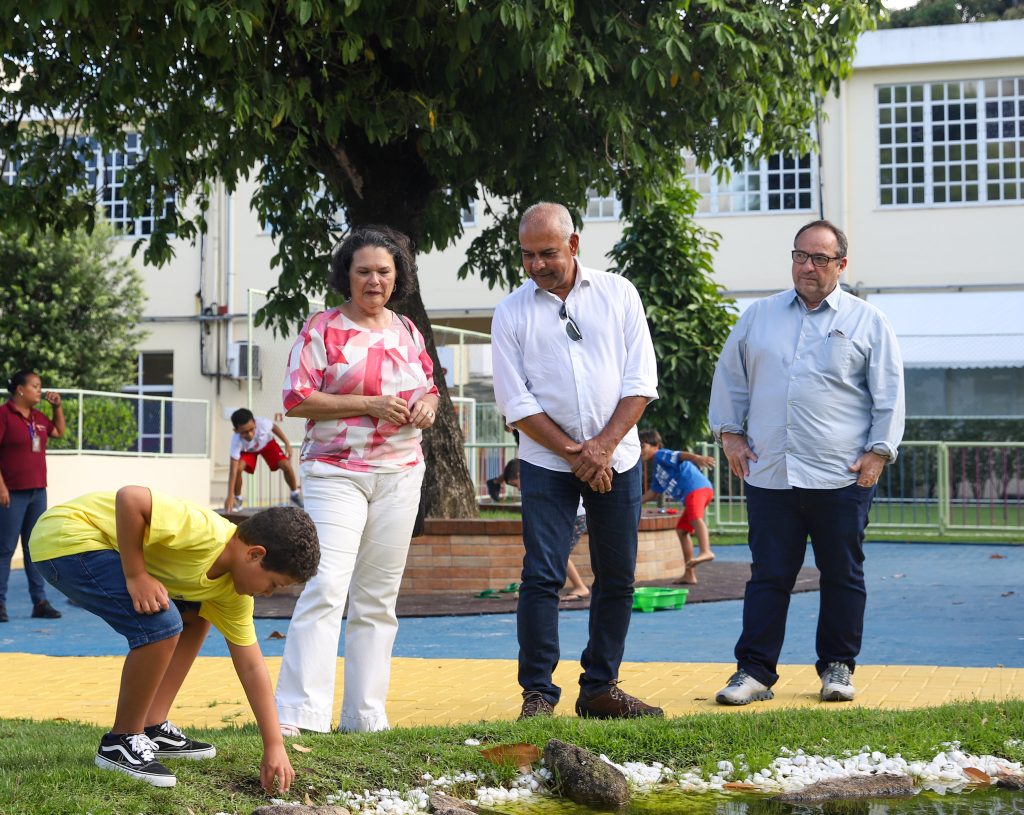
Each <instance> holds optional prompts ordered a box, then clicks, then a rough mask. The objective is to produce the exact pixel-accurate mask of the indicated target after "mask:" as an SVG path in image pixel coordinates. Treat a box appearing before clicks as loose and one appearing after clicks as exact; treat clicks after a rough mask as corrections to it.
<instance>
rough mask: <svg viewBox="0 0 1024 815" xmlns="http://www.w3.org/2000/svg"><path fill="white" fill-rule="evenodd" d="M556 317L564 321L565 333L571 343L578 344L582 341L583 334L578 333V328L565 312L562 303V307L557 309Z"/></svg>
mask: <svg viewBox="0 0 1024 815" xmlns="http://www.w3.org/2000/svg"><path fill="white" fill-rule="evenodd" d="M558 316H559V317H561V318H562V319H563V320H565V321H566V322H565V333H566V334H568V335H569V339H570V340H572V341H573V342H579V341H580V340H582V339H583V333H582V332H581V331H580V327H579V326H578V325H576V321H575V320H574V319H573V318H572V317H570V316H569V312H568V311H566V310H565V303H562V307H561V308H560V309H558Z"/></svg>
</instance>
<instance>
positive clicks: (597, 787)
mask: <svg viewBox="0 0 1024 815" xmlns="http://www.w3.org/2000/svg"><path fill="white" fill-rule="evenodd" d="M544 762H545V764H547V766H548V769H549V770H551V774H552V776H554V784H553V791H554V792H555V793H556V794H558V795H561V796H563V797H565V798H568V799H569V800H570V801H573V802H575V803H577V804H585V805H587V806H592V807H598V808H601V809H618V808H619V807H623V806H625V805H626V804H628V803H629V785H628V784H627V783H626V777H625V776H624V775H623V774H622V773H621V772H619V771H618V770H617V769H615V767H613V766H611V765H610V764H608V763H607V762H604V761H602V760H601V758H600V756H596V755H594V754H593V753H591V752H590V751H589V750H584V749H583V748H582V747H577V746H576V745H575V744H566V743H565V742H564V741H559V740H558V739H551V740H550V741H549V742H548V743H547V744H546V745H545V747H544Z"/></svg>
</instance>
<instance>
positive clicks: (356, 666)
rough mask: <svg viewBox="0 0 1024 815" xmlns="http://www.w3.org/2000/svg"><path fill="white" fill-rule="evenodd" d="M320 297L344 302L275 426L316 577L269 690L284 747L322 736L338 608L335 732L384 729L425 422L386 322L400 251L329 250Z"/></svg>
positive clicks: (395, 293) (394, 239) (393, 327)
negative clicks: (296, 419)
mask: <svg viewBox="0 0 1024 815" xmlns="http://www.w3.org/2000/svg"><path fill="white" fill-rule="evenodd" d="M330 284H331V286H332V288H334V289H335V290H336V291H338V292H340V293H341V294H342V295H343V296H344V297H345V298H346V299H345V302H344V304H342V305H341V306H338V307H337V308H332V309H328V310H327V311H322V312H319V313H317V314H314V315H313V316H312V317H310V318H309V320H308V321H307V322H306V325H305V326H304V327H303V329H302V332H301V333H300V334H299V338H298V339H297V340H296V342H295V345H294V346H293V347H292V351H291V356H290V357H289V360H288V373H287V376H286V377H285V382H284V406H285V409H286V410H287V412H288V415H289V416H301V417H302V418H304V419H306V420H307V421H306V439H305V443H304V444H303V446H302V453H301V460H302V476H303V492H304V493H305V500H306V511H307V512H308V513H309V514H310V516H311V517H312V518H313V521H314V523H315V524H316V528H317V533H318V535H319V537H320V569H319V571H318V572H317V574H316V576H315V577H314V578H313V579H312V580H310V581H309V582H308V583H307V584H306V587H305V589H304V590H303V592H302V596H301V597H299V599H298V602H297V603H296V604H295V611H294V613H293V614H292V621H291V624H290V625H289V627H288V639H287V642H286V643H285V651H284V658H283V661H282V664H281V674H280V677H279V678H278V682H277V707H278V713H279V717H280V720H281V731H282V733H283V734H284V735H286V736H294V735H298V734H299V728H303V729H306V730H316V731H319V732H323V733H326V732H328V731H329V730H330V729H331V712H332V709H333V705H334V674H335V659H336V655H337V652H338V639H339V637H340V635H341V619H342V612H343V610H344V608H345V601H346V600H347V601H348V624H347V627H346V629H345V687H344V700H343V702H342V706H341V721H340V723H339V725H338V729H339V730H346V731H349V730H384V729H386V728H387V727H388V719H387V715H386V713H385V712H384V702H385V699H386V698H387V691H388V684H389V683H390V679H391V649H392V645H393V644H394V641H395V635H396V633H397V632H398V620H397V618H396V617H395V602H396V600H397V599H398V587H399V584H400V583H401V581H402V572H403V571H404V569H405V559H406V554H407V553H408V550H409V539H410V537H411V534H412V528H413V523H414V521H415V519H416V511H417V508H418V506H419V497H420V484H421V482H422V480H423V469H424V468H423V453H422V451H421V449H420V435H421V431H422V430H423V429H424V428H426V427H430V426H431V425H432V424H433V423H434V413H435V411H436V410H437V388H436V386H435V385H434V381H433V373H434V368H433V364H432V363H431V360H430V356H429V354H428V353H427V351H426V347H425V344H424V341H423V337H422V335H421V334H420V332H419V331H418V330H417V329H416V327H415V326H414V325H413V324H412V323H411V322H410V321H409V320H407V319H406V318H405V317H401V316H399V315H398V314H395V313H394V312H393V311H390V310H389V309H388V308H387V306H388V304H389V303H391V304H395V303H398V302H401V300H402V299H403V298H404V297H405V296H406V295H408V294H409V292H411V291H412V290H413V287H414V286H415V285H416V265H415V261H414V259H413V256H412V251H411V249H410V246H409V240H408V238H406V237H405V236H404V235H402V234H401V233H399V232H396V231H394V230H392V229H389V228H387V227H380V226H373V227H362V228H359V229H356V230H354V231H353V232H352V233H351V234H350V235H349V236H348V237H347V238H346V239H345V240H344V241H342V243H341V244H339V245H338V246H337V247H336V248H335V250H334V253H333V255H332V257H331V271H330Z"/></svg>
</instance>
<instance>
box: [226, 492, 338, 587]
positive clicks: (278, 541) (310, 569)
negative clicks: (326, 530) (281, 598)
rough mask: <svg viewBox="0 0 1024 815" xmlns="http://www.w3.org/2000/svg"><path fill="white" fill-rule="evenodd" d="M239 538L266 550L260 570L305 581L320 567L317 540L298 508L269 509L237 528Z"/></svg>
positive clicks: (312, 527)
mask: <svg viewBox="0 0 1024 815" xmlns="http://www.w3.org/2000/svg"><path fill="white" fill-rule="evenodd" d="M238 537H240V538H241V539H242V540H243V541H245V542H246V543H247V544H248V545H249V546H262V547H263V548H264V549H266V550H267V554H266V555H265V556H264V558H263V560H262V561H261V562H262V565H263V568H264V569H266V570H268V571H271V572H280V573H281V574H286V575H288V576H289V577H294V578H295V579H296V580H298V581H299V582H303V583H304V582H305V581H307V580H309V579H310V578H311V577H312V576H313V575H315V574H316V569H317V567H318V566H319V565H320V541H319V539H318V538H317V535H316V527H315V526H314V525H313V521H312V519H311V518H310V517H309V516H308V515H307V514H306V513H305V512H304V511H303V510H301V509H299V508H298V507H271V508H270V509H265V510H263V512H257V513H256V514H255V515H252V516H250V517H248V518H246V519H245V520H244V521H242V523H240V524H239V525H238Z"/></svg>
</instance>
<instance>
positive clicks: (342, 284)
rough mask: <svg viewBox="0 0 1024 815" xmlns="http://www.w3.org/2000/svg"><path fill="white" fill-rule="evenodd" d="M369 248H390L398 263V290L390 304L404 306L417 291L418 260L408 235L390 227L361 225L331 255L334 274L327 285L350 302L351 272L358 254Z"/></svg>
mask: <svg viewBox="0 0 1024 815" xmlns="http://www.w3.org/2000/svg"><path fill="white" fill-rule="evenodd" d="M366 246H376V247H380V248H381V249H386V250H387V252H388V253H389V254H390V255H391V259H392V260H393V261H394V262H395V289H394V291H393V292H391V299H390V300H388V305H399V304H401V303H403V302H404V301H405V300H406V298H408V297H409V295H410V294H412V293H413V292H414V291H416V258H415V256H414V255H413V250H412V241H410V240H409V238H408V236H406V235H405V234H403V233H402V232H399V231H398V230H397V229H392V228H391V227H390V226H376V225H371V226H360V227H357V228H355V229H353V230H352V231H351V232H350V233H349V234H348V235H347V236H346V237H345V238H344V239H343V240H342V241H341V242H340V243H338V245H337V246H335V247H334V250H333V251H332V252H331V271H330V274H329V275H328V279H327V282H328V284H330V286H331V288H332V289H334V290H335V291H336V292H338V293H339V294H341V295H342V296H343V297H344V298H345V299H346V300H348V299H349V298H350V297H351V296H352V284H351V282H350V280H349V272H350V271H351V269H352V258H353V257H354V256H355V253H356V252H358V251H359V250H360V249H362V248H364V247H366Z"/></svg>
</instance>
